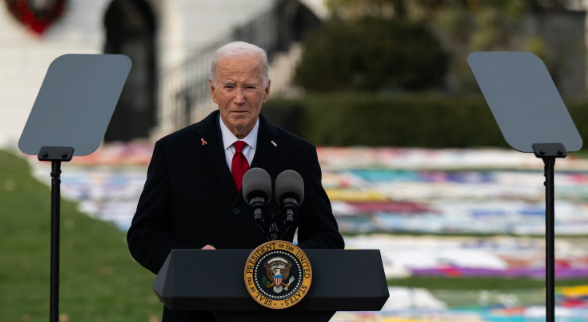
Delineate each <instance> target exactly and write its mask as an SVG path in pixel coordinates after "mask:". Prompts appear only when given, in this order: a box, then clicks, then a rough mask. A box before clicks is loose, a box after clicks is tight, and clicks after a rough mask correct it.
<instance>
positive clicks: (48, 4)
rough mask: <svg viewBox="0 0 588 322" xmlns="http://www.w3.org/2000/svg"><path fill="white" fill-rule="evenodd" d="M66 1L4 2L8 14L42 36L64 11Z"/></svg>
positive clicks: (7, 0) (28, 0) (24, 0)
mask: <svg viewBox="0 0 588 322" xmlns="http://www.w3.org/2000/svg"><path fill="white" fill-rule="evenodd" d="M65 1H66V0H4V2H5V3H6V6H7V7H8V11H9V12H10V14H11V15H12V16H13V17H14V18H15V19H16V20H17V21H19V22H20V23H22V24H23V25H25V26H28V28H29V30H31V31H33V32H34V33H35V34H37V35H42V34H43V33H44V32H45V31H46V30H47V27H49V26H50V25H51V24H53V23H54V22H55V21H57V19H59V18H60V17H61V16H62V15H63V12H64V11H65Z"/></svg>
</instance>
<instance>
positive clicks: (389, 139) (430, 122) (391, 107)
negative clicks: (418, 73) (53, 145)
mask: <svg viewBox="0 0 588 322" xmlns="http://www.w3.org/2000/svg"><path fill="white" fill-rule="evenodd" d="M566 105H567V107H568V110H569V111H570V114H571V116H572V118H573V119H574V121H575V123H576V126H577V127H578V130H579V131H580V135H581V136H582V138H583V140H584V142H588V126H587V125H584V124H583V121H584V120H588V103H587V102H573V103H567V104H566ZM262 114H264V115H265V116H266V117H267V118H268V119H269V120H270V121H272V122H273V123H274V124H277V125H278V126H280V127H282V128H284V129H286V130H288V131H290V132H293V133H295V134H297V135H300V136H302V137H303V138H305V139H307V140H309V141H310V142H312V143H314V144H316V145H330V146H353V145H364V146H395V147H428V148H446V147H454V148H466V147H489V146H496V147H507V146H508V145H507V143H506V141H505V140H504V138H503V137H502V134H501V132H500V129H499V128H498V125H497V124H496V121H495V120H494V117H493V116H492V113H491V112H490V109H489V108H488V105H487V104H486V101H485V100H484V98H483V97H482V96H481V95H479V96H472V97H448V96H441V95H439V96H434V95H402V96H385V95H370V94H321V95H318V94H315V95H307V96H305V97H303V98H298V99H273V100H270V101H268V103H267V104H266V105H265V106H264V107H263V108H262Z"/></svg>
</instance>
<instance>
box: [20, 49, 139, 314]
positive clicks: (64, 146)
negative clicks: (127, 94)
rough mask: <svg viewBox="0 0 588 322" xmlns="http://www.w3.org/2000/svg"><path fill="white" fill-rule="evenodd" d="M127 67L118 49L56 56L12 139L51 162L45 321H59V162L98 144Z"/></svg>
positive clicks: (87, 150)
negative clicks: (18, 133)
mask: <svg viewBox="0 0 588 322" xmlns="http://www.w3.org/2000/svg"><path fill="white" fill-rule="evenodd" d="M130 69H131V61H130V59H129V58H128V57H126V56H123V55H64V56H61V57H58V58H57V59H55V60H54V61H53V62H52V63H51V65H50V66H49V70H48V71H47V75H46V76H45V79H44V80H43V85H42V86H41V89H40V91H39V95H38V96H37V99H36V100H35V104H34V106H33V109H32V111H31V114H30V115H29V118H28V120H27V123H26V125H25V128H24V130H23V133H22V135H21V137H20V140H19V142H18V147H19V149H20V150H21V151H22V152H23V153H25V154H29V155H37V157H38V159H39V161H50V162H51V266H50V267H51V272H50V276H51V277H50V278H51V283H50V309H49V311H50V312H49V320H50V322H58V321H59V320H58V318H59V234H60V229H59V228H60V209H59V208H60V197H61V193H60V185H61V179H60V176H61V163H62V162H68V161H71V159H72V157H73V156H74V155H76V156H83V155H88V154H90V153H92V152H94V151H95V150H96V149H97V148H98V147H99V146H100V142H101V141H102V139H103V138H104V133H105V132H106V128H107V127H108V123H109V122H110V119H111V117H112V113H113V112H114V108H115V106H116V103H117V102H118V99H119V97H120V94H121V92H122V88H123V86H124V83H125V81H126V79H127V76H128V74H129V71H130Z"/></svg>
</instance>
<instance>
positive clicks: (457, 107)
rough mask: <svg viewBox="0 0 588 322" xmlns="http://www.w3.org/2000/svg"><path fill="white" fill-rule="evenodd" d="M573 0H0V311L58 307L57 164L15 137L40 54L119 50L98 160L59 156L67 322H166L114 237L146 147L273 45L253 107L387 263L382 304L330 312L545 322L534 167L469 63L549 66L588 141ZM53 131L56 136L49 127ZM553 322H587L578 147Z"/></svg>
mask: <svg viewBox="0 0 588 322" xmlns="http://www.w3.org/2000/svg"><path fill="white" fill-rule="evenodd" d="M587 10H588V1H584V0H255V1H251V0H249V1H246V0H1V1H0V321H10V322H17V321H25V322H29V321H41V320H45V319H46V317H47V315H48V313H49V241H50V237H49V233H50V203H49V202H50V198H49V196H50V190H49V183H50V175H49V173H50V164H47V163H41V162H39V161H37V160H36V157H29V156H25V155H23V154H22V153H20V152H19V151H18V148H17V142H18V139H19V137H20V134H21V133H22V129H23V127H24V125H25V123H26V120H27V118H28V115H29V113H30V111H31V108H32V106H33V103H34V100H35V98H36V95H37V93H38V90H39V88H40V86H41V83H42V81H43V77H44V75H45V73H46V71H47V68H48V66H49V64H50V63H51V62H52V61H53V60H54V59H55V58H57V57H58V56H60V55H63V54H67V53H92V54H94V53H110V54H125V55H127V56H129V57H130V58H131V59H132V61H133V68H132V70H131V73H130V75H129V78H128V80H127V83H126V85H125V88H124V90H123V93H122V95H121V98H120V101H119V103H118V105H117V108H116V110H115V113H114V116H113V118H112V120H111V122H110V125H109V127H108V130H107V133H106V135H105V138H104V143H103V145H102V146H101V148H100V149H99V150H98V151H97V152H95V153H93V154H91V155H89V156H87V157H76V158H74V160H73V161H72V162H70V163H66V164H64V165H63V173H62V197H63V198H64V201H63V202H62V209H61V213H62V226H61V229H62V238H61V252H62V253H61V263H62V267H61V306H60V310H61V312H62V313H61V315H60V320H61V322H68V321H104V322H111V321H121V322H122V321H148V322H156V321H160V320H161V312H162V304H161V303H159V301H158V299H157V297H156V295H155V294H154V292H153V291H152V289H151V284H152V281H153V278H154V276H153V275H152V274H151V273H150V272H148V271H147V270H146V269H144V268H142V267H141V266H140V265H139V264H138V263H136V262H135V261H134V260H133V259H132V258H131V256H130V254H129V252H128V249H127V245H126V237H125V236H126V231H127V230H128V228H129V226H130V222H131V219H132V217H133V215H134V212H135V209H136V206H137V201H138V198H139V195H140V193H141V191H142V188H143V184H144V183H145V178H146V171H147V166H148V164H149V161H150V158H151V154H152V152H153V144H154V142H155V141H156V140H158V139H159V138H161V137H163V136H165V135H167V134H169V133H171V132H173V131H176V130H178V129H181V128H183V127H185V126H188V125H190V124H192V123H194V122H197V121H199V120H200V119H202V118H203V117H205V116H206V115H208V114H209V113H210V112H211V111H213V110H214V109H216V106H215V105H214V103H213V102H212V101H211V99H210V94H209V89H208V77H209V69H210V63H211V59H212V55H213V53H214V51H215V50H216V49H217V48H218V47H220V46H222V45H224V44H226V43H228V42H230V41H234V40H243V41H247V42H250V43H254V44H256V45H258V46H260V47H262V48H264V49H265V50H266V51H267V53H268V57H269V61H270V66H271V68H270V78H271V80H272V88H271V94H270V97H271V99H270V101H269V102H268V103H267V104H266V105H265V106H264V107H263V109H262V113H263V114H264V115H266V116H267V117H268V118H269V119H270V120H271V121H272V122H274V123H275V124H277V125H279V126H281V127H283V128H285V129H286V130H288V131H291V132H293V133H295V134H298V135H300V136H302V137H304V138H306V139H307V140H309V141H310V142H312V143H314V144H315V145H317V147H318V154H319V160H320V162H321V167H322V170H323V185H324V187H325V189H326V191H327V193H328V195H329V197H330V199H331V202H332V208H333V212H334V214H335V216H336V218H337V220H338V223H339V227H340V230H341V232H342V233H343V234H344V236H345V241H346V247H347V249H359V248H370V249H371V248H378V249H380V250H381V252H382V257H383V260H384V265H385V273H386V276H387V278H388V284H389V287H390V299H389V300H388V303H387V304H386V306H385V308H384V310H383V311H382V312H341V313H338V314H337V315H335V317H334V319H333V320H334V321H341V322H343V321H388V322H401V321H402V322H409V321H411V322H421V321H452V322H453V321H488V322H490V321H492V322H494V321H496V322H499V321H521V322H527V321H529V322H531V321H544V320H545V282H544V276H545V256H544V254H545V236H544V233H545V211H544V186H543V180H544V178H543V163H542V161H541V160H540V159H536V158H535V157H534V156H533V155H530V154H522V153H518V152H516V151H514V150H511V149H509V148H508V146H507V144H506V142H505V141H504V139H503V138H502V135H501V133H500V130H499V128H498V126H497V125H496V122H495V120H494V118H493V116H492V114H491V112H490V109H489V108H488V106H487V104H486V102H485V101H484V98H483V97H482V95H481V93H480V91H479V88H478V86H477V84H476V82H475V79H474V77H473V74H472V73H471V71H470V69H469V67H468V65H467V61H466V59H467V56H468V55H469V54H470V53H471V52H474V51H530V52H532V53H534V54H536V55H538V56H539V57H541V58H542V59H543V61H544V62H545V64H546V66H547V67H548V69H549V71H550V73H551V76H552V78H553V80H554V82H555V84H556V86H557V88H558V89H559V91H560V93H561V95H562V97H563V98H564V100H565V101H566V105H567V107H568V110H569V112H570V114H571V116H572V118H573V119H574V121H575V123H576V126H577V127H578V130H579V131H580V134H581V135H582V137H583V139H584V141H585V142H588V124H585V123H586V120H588V101H587V98H588V56H587V53H586V49H587V48H588V47H587V45H588V25H587V23H588V21H587V19H586V12H587ZM48 126H49V125H48ZM555 195H556V200H557V201H556V218H555V219H556V222H555V232H556V251H555V255H556V271H555V273H556V286H557V289H556V302H557V308H556V317H557V320H558V321H566V322H576V321H588V153H586V152H585V151H579V152H575V153H571V154H570V155H569V156H568V157H567V158H566V159H559V160H558V161H557V164H556V187H555Z"/></svg>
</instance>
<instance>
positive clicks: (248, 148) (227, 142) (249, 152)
mask: <svg viewBox="0 0 588 322" xmlns="http://www.w3.org/2000/svg"><path fill="white" fill-rule="evenodd" d="M219 123H220V128H221V132H222V135H223V147H224V148H225V157H226V159H227V166H229V170H230V171H231V172H232V166H233V155H235V146H234V145H233V143H235V142H237V141H245V143H247V145H245V147H244V148H243V155H245V158H246V159H247V162H249V167H251V161H253V157H254V156H255V148H256V146H257V132H258V131H259V118H258V119H257V121H256V122H255V126H254V127H253V130H251V132H249V134H247V136H246V137H245V138H243V139H242V140H239V139H238V138H237V137H236V136H235V134H233V132H231V130H229V128H227V126H226V125H225V123H224V122H223V120H222V119H219Z"/></svg>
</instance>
